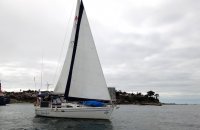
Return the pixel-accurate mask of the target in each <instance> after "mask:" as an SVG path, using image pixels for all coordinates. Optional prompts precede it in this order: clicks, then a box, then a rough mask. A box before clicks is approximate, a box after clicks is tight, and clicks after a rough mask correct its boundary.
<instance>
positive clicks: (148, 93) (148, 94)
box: [147, 90, 155, 97]
mask: <svg viewBox="0 0 200 130" xmlns="http://www.w3.org/2000/svg"><path fill="white" fill-rule="evenodd" d="M154 94H155V92H154V91H151V90H150V91H148V92H147V96H148V97H152V96H154Z"/></svg>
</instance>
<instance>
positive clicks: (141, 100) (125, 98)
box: [116, 90, 161, 105]
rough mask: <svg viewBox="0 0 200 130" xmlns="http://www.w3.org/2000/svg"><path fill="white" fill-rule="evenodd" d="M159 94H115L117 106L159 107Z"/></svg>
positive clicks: (120, 92) (149, 92)
mask: <svg viewBox="0 0 200 130" xmlns="http://www.w3.org/2000/svg"><path fill="white" fill-rule="evenodd" d="M158 97H159V94H156V93H155V92H153V91H148V92H147V94H146V95H143V94H142V93H136V94H134V93H126V92H122V91H121V90H119V91H117V92H116V99H117V100H116V102H117V104H140V105H161V103H160V101H159V99H158Z"/></svg>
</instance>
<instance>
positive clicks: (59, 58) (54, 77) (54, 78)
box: [53, 0, 76, 83]
mask: <svg viewBox="0 0 200 130" xmlns="http://www.w3.org/2000/svg"><path fill="white" fill-rule="evenodd" d="M75 2H76V1H75ZM75 2H74V0H73V4H72V9H71V13H70V17H69V20H68V22H67V26H66V32H65V36H64V40H63V43H62V46H61V51H60V54H59V57H58V61H57V66H56V71H55V73H54V76H53V83H55V82H56V81H55V80H56V74H57V72H58V68H59V66H60V65H59V63H60V60H61V55H62V53H63V49H64V45H65V44H64V43H65V41H66V38H67V34H68V32H69V31H68V29H67V27H68V26H69V22H70V19H71V17H72V13H73V9H74V7H75V6H74V5H75V4H74V3H75Z"/></svg>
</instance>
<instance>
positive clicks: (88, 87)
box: [69, 10, 110, 100]
mask: <svg viewBox="0 0 200 130" xmlns="http://www.w3.org/2000/svg"><path fill="white" fill-rule="evenodd" d="M69 97H78V98H87V99H99V100H110V95H109V93H108V88H107V85H106V81H105V78H104V75H103V71H102V68H101V65H100V61H99V58H98V55H97V51H96V47H95V44H94V40H93V37H92V33H91V30H90V26H89V23H88V19H87V16H86V13H85V10H84V11H83V15H82V19H81V24H80V30H79V38H78V44H77V50H76V55H75V61H74V67H73V72H72V79H71V86H70V90H69Z"/></svg>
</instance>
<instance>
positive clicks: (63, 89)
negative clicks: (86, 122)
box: [35, 0, 114, 119]
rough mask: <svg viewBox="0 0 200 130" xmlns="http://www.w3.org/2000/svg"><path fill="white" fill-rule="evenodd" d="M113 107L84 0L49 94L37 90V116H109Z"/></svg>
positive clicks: (94, 117)
mask: <svg viewBox="0 0 200 130" xmlns="http://www.w3.org/2000/svg"><path fill="white" fill-rule="evenodd" d="M113 109H114V107H113V105H112V101H111V98H110V95H109V92H108V88H107V85H106V81H105V78H104V75H103V71H102V68H101V65H100V61H99V58H98V55H97V51H96V47H95V44H94V40H93V37H92V33H91V30H90V26H89V22H88V19H87V15H86V12H85V9H84V5H83V2H82V1H81V0H77V7H76V13H75V20H74V24H73V29H72V34H71V39H70V43H69V47H68V51H67V56H66V59H65V62H64V64H63V68H62V71H61V74H60V77H59V79H58V82H57V85H56V86H55V89H54V92H53V93H51V94H47V93H41V94H39V98H38V104H37V106H36V107H35V113H36V115H38V116H47V117H65V118H90V119H109V118H110V116H111V114H112V111H113Z"/></svg>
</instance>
